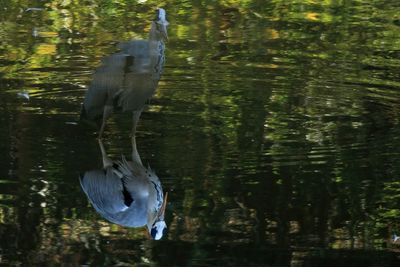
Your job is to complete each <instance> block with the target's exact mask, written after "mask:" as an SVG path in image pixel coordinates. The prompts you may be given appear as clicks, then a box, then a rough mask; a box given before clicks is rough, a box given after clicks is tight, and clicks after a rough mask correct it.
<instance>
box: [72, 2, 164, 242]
mask: <svg viewBox="0 0 400 267" xmlns="http://www.w3.org/2000/svg"><path fill="white" fill-rule="evenodd" d="M167 25H168V22H167V20H166V13H165V10H164V9H161V8H159V9H157V13H156V18H155V20H154V21H152V23H151V29H150V33H149V38H148V40H147V41H145V40H133V41H129V42H126V43H123V44H121V45H120V46H119V48H120V50H121V51H120V52H118V53H115V54H113V55H111V56H109V57H106V58H105V59H104V60H103V64H102V66H100V67H99V68H98V69H97V70H96V72H95V74H94V76H93V80H92V82H91V84H90V86H89V88H88V90H87V92H86V95H85V100H84V103H83V106H82V112H81V119H82V120H89V121H94V122H96V123H97V125H98V127H99V133H98V140H99V146H100V150H101V154H102V158H103V169H101V170H93V171H88V172H85V173H84V175H82V176H81V177H80V182H81V186H82V189H83V191H84V192H85V193H86V195H87V196H88V198H89V201H90V202H91V204H92V205H93V207H94V208H95V209H96V211H97V212H98V213H99V214H101V215H102V216H103V217H104V218H106V219H107V220H109V221H111V222H113V223H116V224H119V225H122V226H128V227H142V226H146V227H147V230H148V231H149V233H150V235H151V237H152V238H154V239H156V240H158V239H160V238H161V237H162V236H163V232H164V230H165V229H166V224H165V221H164V212H165V207H166V203H167V194H166V195H165V196H164V194H163V190H162V186H161V183H160V180H159V178H158V177H157V175H156V174H155V173H154V172H153V171H152V170H151V169H150V168H145V167H144V166H143V164H142V161H141V158H140V155H139V153H138V151H137V147H136V137H135V133H136V126H137V123H138V121H139V118H140V114H141V112H142V110H143V107H144V105H145V102H146V101H147V100H148V99H149V98H150V97H151V96H152V95H153V93H154V92H155V90H156V88H157V85H158V81H159V79H160V77H161V73H162V69H163V65H164V59H165V57H164V49H165V45H164V41H166V40H167V39H168V35H167ZM116 109H122V110H123V111H130V112H132V114H133V116H132V117H133V119H132V120H133V122H132V135H131V142H132V161H128V160H127V159H126V158H125V157H122V159H121V160H120V161H112V160H111V159H110V158H109V157H108V156H107V153H106V150H105V148H104V145H103V142H102V137H103V132H104V130H105V126H106V122H107V119H108V118H109V117H110V116H111V114H112V113H113V110H116Z"/></svg>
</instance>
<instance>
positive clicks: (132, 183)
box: [80, 158, 164, 227]
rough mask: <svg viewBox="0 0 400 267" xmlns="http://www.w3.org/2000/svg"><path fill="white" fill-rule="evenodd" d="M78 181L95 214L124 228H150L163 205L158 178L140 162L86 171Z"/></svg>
mask: <svg viewBox="0 0 400 267" xmlns="http://www.w3.org/2000/svg"><path fill="white" fill-rule="evenodd" d="M80 181H81V186H82V188H83V190H84V192H85V193H86V195H87V196H88V198H89V200H90V202H91V203H92V205H93V207H94V208H95V209H96V211H97V212H99V213H100V214H101V215H102V216H103V217H104V218H106V219H107V220H109V221H111V222H113V223H116V224H120V225H123V226H129V227H141V226H145V225H146V226H148V224H150V227H151V224H152V223H154V220H155V219H156V217H157V214H158V213H159V211H160V209H161V207H162V204H163V199H164V195H163V191H162V187H161V183H160V180H159V178H158V177H157V175H156V174H155V173H154V172H153V171H152V170H151V169H150V168H145V167H143V166H142V165H141V163H138V162H134V161H129V162H128V161H126V160H125V158H123V159H122V161H119V162H115V163H113V165H112V166H106V167H105V168H104V169H103V170H93V171H89V172H86V173H85V174H84V176H83V177H81V179H80Z"/></svg>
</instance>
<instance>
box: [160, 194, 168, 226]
mask: <svg viewBox="0 0 400 267" xmlns="http://www.w3.org/2000/svg"><path fill="white" fill-rule="evenodd" d="M167 199H168V192H165V196H164V201H163V204H162V206H161V208H160V211H159V213H158V216H157V217H158V219H159V220H164V214H165V208H166V207H167Z"/></svg>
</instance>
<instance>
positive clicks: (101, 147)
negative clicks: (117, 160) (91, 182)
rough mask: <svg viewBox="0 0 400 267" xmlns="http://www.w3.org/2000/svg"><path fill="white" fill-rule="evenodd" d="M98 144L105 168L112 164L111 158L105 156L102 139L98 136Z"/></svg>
mask: <svg viewBox="0 0 400 267" xmlns="http://www.w3.org/2000/svg"><path fill="white" fill-rule="evenodd" d="M99 146H100V151H101V157H102V158H103V168H104V169H105V168H107V167H110V166H112V165H113V162H112V161H111V159H110V158H109V157H108V156H107V153H106V150H105V149H104V145H103V141H102V140H101V139H100V138H99Z"/></svg>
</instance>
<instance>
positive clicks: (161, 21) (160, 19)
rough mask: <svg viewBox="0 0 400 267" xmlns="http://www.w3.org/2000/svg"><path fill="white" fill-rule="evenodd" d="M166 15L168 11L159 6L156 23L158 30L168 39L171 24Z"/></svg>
mask: <svg viewBox="0 0 400 267" xmlns="http://www.w3.org/2000/svg"><path fill="white" fill-rule="evenodd" d="M166 17H167V13H166V12H165V10H164V9H163V8H157V10H156V17H155V19H154V24H155V26H156V31H157V32H158V33H159V34H160V36H161V37H162V38H163V39H164V40H165V41H167V40H168V33H167V26H168V24H169V23H168V21H167V18H166Z"/></svg>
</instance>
